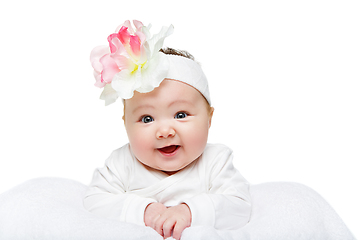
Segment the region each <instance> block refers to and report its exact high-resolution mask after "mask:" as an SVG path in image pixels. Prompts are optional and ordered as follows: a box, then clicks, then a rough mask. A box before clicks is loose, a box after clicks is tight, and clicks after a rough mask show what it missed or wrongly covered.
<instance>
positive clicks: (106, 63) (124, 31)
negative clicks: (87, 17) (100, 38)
mask: <svg viewBox="0 0 360 240" xmlns="http://www.w3.org/2000/svg"><path fill="white" fill-rule="evenodd" d="M133 24H134V26H135V30H134V28H133V27H132V26H131V23H130V21H129V20H127V21H125V22H124V23H123V24H122V25H120V26H119V27H118V28H117V29H116V33H113V34H111V35H110V36H109V37H108V42H109V46H98V47H95V48H94V49H93V50H92V52H91V54H90V61H91V65H92V67H93V68H94V77H95V79H96V83H95V86H97V87H100V88H104V90H103V92H102V94H101V96H100V99H102V100H105V105H109V104H111V103H114V102H115V101H116V99H117V98H119V97H120V98H123V99H129V98H132V96H133V95H134V91H138V92H140V93H146V92H151V91H152V90H153V89H154V88H156V87H158V86H159V85H160V83H161V82H162V81H163V80H164V79H165V78H170V79H174V80H179V81H182V82H185V83H187V84H189V85H191V86H193V87H194V88H196V89H197V90H198V91H199V92H200V93H202V94H203V96H204V97H205V98H206V99H207V101H208V102H209V104H210V94H209V89H208V84H207V80H206V77H205V75H204V73H203V72H202V70H201V68H200V66H199V64H197V63H196V62H195V61H193V60H191V59H187V58H184V57H181V56H175V55H166V54H164V53H162V52H159V50H160V49H161V48H162V46H163V43H164V40H165V38H166V37H168V36H169V35H171V34H172V33H173V31H174V27H173V26H172V25H170V26H169V27H163V28H162V29H161V31H160V32H159V33H158V34H155V35H153V36H151V34H150V31H149V30H150V27H151V25H149V26H148V27H146V26H144V25H143V23H142V22H140V21H137V20H134V21H133Z"/></svg>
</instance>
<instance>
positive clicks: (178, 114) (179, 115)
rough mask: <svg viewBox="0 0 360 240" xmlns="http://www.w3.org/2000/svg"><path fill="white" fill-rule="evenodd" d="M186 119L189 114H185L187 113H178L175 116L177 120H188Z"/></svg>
mask: <svg viewBox="0 0 360 240" xmlns="http://www.w3.org/2000/svg"><path fill="white" fill-rule="evenodd" d="M186 117H187V113H185V112H178V113H177V114H176V115H175V118H186Z"/></svg>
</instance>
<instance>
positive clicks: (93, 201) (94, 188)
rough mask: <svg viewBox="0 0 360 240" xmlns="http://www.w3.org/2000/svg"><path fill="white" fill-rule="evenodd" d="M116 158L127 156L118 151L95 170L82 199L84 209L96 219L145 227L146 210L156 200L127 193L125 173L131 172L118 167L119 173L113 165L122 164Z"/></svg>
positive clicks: (121, 160) (122, 160) (120, 160)
mask: <svg viewBox="0 0 360 240" xmlns="http://www.w3.org/2000/svg"><path fill="white" fill-rule="evenodd" d="M120 150H121V149H120ZM125 155H126V154H125ZM119 157H120V158H121V157H127V156H124V154H123V153H122V152H121V151H119V150H117V151H114V152H113V153H112V154H111V156H110V157H109V158H108V159H107V161H106V163H105V167H103V168H101V169H97V170H95V172H94V176H93V179H92V182H91V184H90V187H89V189H88V191H87V193H86V195H85V198H84V206H85V208H86V209H87V210H88V211H90V212H92V213H94V214H96V215H98V216H102V217H106V218H110V219H115V220H119V221H124V222H130V223H135V224H138V225H143V226H145V223H144V212H145V208H146V207H147V205H148V204H150V203H152V202H155V200H153V199H151V198H142V197H139V196H137V195H135V194H129V193H127V192H126V184H125V183H126V181H127V180H126V178H127V177H126V175H127V174H126V173H127V172H128V173H129V171H131V169H129V167H128V166H120V168H124V169H122V171H121V173H120V174H119V166H117V167H116V166H115V165H116V163H119V162H124V159H119ZM115 162H116V163H115ZM126 168H127V169H126ZM130 174H131V173H130Z"/></svg>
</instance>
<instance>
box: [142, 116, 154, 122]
mask: <svg viewBox="0 0 360 240" xmlns="http://www.w3.org/2000/svg"><path fill="white" fill-rule="evenodd" d="M141 121H142V122H143V123H149V122H152V121H154V119H153V118H152V117H151V116H143V117H142V118H141Z"/></svg>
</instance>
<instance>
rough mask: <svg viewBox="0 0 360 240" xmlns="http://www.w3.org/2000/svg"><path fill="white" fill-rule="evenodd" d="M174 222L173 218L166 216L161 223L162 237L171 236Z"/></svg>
mask: <svg viewBox="0 0 360 240" xmlns="http://www.w3.org/2000/svg"><path fill="white" fill-rule="evenodd" d="M175 224H176V221H175V219H171V218H168V219H167V220H166V221H165V222H164V224H163V233H164V239H167V238H168V237H171V232H172V231H173V228H174V225H175Z"/></svg>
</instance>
